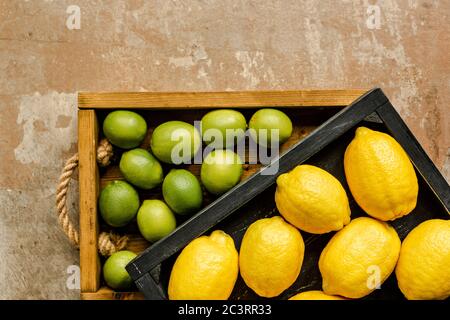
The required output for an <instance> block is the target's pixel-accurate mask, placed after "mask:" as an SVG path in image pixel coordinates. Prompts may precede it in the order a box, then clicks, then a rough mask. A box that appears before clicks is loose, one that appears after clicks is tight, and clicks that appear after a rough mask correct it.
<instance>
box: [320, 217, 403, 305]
mask: <svg viewBox="0 0 450 320" xmlns="http://www.w3.org/2000/svg"><path fill="white" fill-rule="evenodd" d="M399 253H400V239H399V237H398V235H397V232H396V231H395V230H394V228H392V227H391V226H389V225H388V224H387V223H385V222H382V221H378V220H375V219H372V218H368V217H361V218H356V219H354V220H352V221H351V222H350V223H349V224H348V225H347V226H345V227H344V228H343V229H342V230H340V231H338V232H337V233H336V234H335V235H334V236H333V238H331V240H330V242H328V244H327V245H326V246H325V248H324V249H323V251H322V254H321V255H320V259H319V269H320V273H321V274H322V289H323V291H324V292H325V293H326V294H330V295H339V296H343V297H347V298H354V299H357V298H362V297H364V296H366V295H368V294H369V293H371V292H372V291H373V290H375V289H376V288H377V287H379V286H381V284H382V283H383V282H384V281H385V280H386V279H387V278H388V277H389V275H390V274H391V273H392V271H394V268H395V264H396V263H397V259H398V255H399Z"/></svg>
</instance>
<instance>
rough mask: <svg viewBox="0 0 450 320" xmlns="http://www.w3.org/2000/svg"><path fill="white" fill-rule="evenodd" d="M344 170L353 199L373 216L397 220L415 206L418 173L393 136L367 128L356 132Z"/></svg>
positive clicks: (349, 147)
mask: <svg viewBox="0 0 450 320" xmlns="http://www.w3.org/2000/svg"><path fill="white" fill-rule="evenodd" d="M344 169H345V177H346V179H347V183H348V186H349V188H350V191H351V193H352V195H353V197H354V198H355V200H356V202H357V203H358V205H359V206H360V207H361V208H362V209H363V210H364V211H365V212H367V213H368V214H369V215H370V216H372V217H374V218H377V219H380V220H383V221H388V220H395V219H397V218H400V217H402V216H404V215H407V214H408V213H410V212H411V211H412V210H413V209H414V208H415V207H416V203H417V195H418V192H419V185H418V183H417V176H416V172H415V171H414V167H413V165H412V164H411V161H410V160H409V158H408V155H407V154H406V152H405V151H404V150H403V148H402V147H401V145H400V144H399V143H398V142H397V141H395V139H394V138H392V137H391V136H390V135H388V134H386V133H383V132H378V131H374V130H370V129H368V128H365V127H359V128H358V129H356V133H355V137H354V139H353V140H352V142H351V143H350V144H349V145H348V147H347V149H346V151H345V155H344Z"/></svg>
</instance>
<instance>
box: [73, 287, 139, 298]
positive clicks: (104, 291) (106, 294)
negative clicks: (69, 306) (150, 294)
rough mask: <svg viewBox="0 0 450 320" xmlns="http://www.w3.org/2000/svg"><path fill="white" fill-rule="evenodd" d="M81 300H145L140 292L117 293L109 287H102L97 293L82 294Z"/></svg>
mask: <svg viewBox="0 0 450 320" xmlns="http://www.w3.org/2000/svg"><path fill="white" fill-rule="evenodd" d="M81 300H144V295H143V294H142V293H140V292H115V291H113V290H111V289H110V288H108V287H101V288H100V289H99V290H98V291H97V292H82V293H81Z"/></svg>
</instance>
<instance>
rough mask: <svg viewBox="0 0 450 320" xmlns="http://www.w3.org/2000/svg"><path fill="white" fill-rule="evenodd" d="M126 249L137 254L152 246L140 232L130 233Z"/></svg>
mask: <svg viewBox="0 0 450 320" xmlns="http://www.w3.org/2000/svg"><path fill="white" fill-rule="evenodd" d="M127 236H128V242H127V246H126V248H125V249H126V250H130V251H133V252H134V253H136V254H139V253H141V252H142V251H144V250H145V249H147V248H148V247H149V246H150V243H149V242H148V241H147V240H145V239H144V238H143V237H142V236H141V235H139V234H128V235H127Z"/></svg>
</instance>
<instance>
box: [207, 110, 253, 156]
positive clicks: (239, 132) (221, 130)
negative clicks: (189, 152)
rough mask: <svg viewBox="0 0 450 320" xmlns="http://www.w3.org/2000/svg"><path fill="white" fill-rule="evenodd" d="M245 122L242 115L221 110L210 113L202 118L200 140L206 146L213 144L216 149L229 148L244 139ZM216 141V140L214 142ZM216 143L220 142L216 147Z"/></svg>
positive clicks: (233, 111)
mask: <svg viewBox="0 0 450 320" xmlns="http://www.w3.org/2000/svg"><path fill="white" fill-rule="evenodd" d="M246 129H247V122H246V121H245V118H244V116H243V115H242V113H240V112H238V111H235V110H230V109H221V110H214V111H210V112H208V113H207V114H205V115H204V116H203V118H202V138H203V141H204V142H205V143H206V144H210V143H212V142H214V144H215V147H216V148H222V147H226V148H228V147H231V146H233V145H235V144H236V143H237V141H239V140H241V139H242V138H243V137H245V130H246ZM216 139H218V140H216ZM216 141H220V143H221V144H220V145H217V144H216V143H217V142H216Z"/></svg>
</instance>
